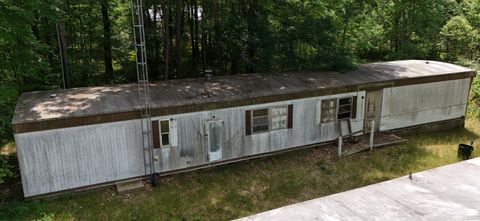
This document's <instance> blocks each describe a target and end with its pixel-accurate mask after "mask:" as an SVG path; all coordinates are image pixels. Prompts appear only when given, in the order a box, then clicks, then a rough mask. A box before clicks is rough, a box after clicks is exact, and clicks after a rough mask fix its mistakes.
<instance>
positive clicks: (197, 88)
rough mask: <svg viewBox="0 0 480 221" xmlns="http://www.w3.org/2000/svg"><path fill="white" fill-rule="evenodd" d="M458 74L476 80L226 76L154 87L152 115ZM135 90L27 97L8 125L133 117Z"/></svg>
mask: <svg viewBox="0 0 480 221" xmlns="http://www.w3.org/2000/svg"><path fill="white" fill-rule="evenodd" d="M459 73H462V74H467V77H471V76H473V75H474V74H475V72H474V70H472V69H468V68H465V67H461V66H458V65H454V64H449V63H444V62H438V61H423V60H404V61H392V62H382V63H371V64H364V65H360V66H359V68H358V69H357V70H354V71H350V72H347V73H338V72H328V71H302V72H283V73H270V74H240V75H226V76H215V77H214V79H213V82H211V83H208V82H207V81H206V80H205V79H203V78H198V79H179V80H168V81H161V82H154V83H152V84H151V101H152V109H161V108H172V107H182V106H188V105H201V104H209V103H219V102H232V101H235V100H241V99H252V98H261V97H268V96H274V95H276V96H278V95H285V94H295V93H302V92H308V91H318V90H326V89H331V88H345V87H348V86H352V85H362V84H372V83H381V82H389V81H397V80H408V79H420V78H424V79H425V78H430V77H434V76H446V75H452V74H459ZM464 77H465V76H464ZM413 83H414V82H413ZM410 84H412V82H410ZM136 88H137V86H136V84H125V85H112V86H103V87H83V88H72V89H66V90H64V89H58V90H48V91H35V92H26V93H23V94H22V95H21V96H20V98H19V100H18V103H17V106H16V109H15V115H14V117H13V120H12V124H13V125H16V124H26V123H29V122H38V121H48V120H54V119H68V118H75V117H85V116H95V115H105V114H111V113H123V112H132V111H135V110H136V109H137V107H138V104H137V103H138V95H137V92H136ZM208 91H210V93H209V92H208ZM51 94H56V97H54V98H51V97H50V95H51ZM209 94H210V95H211V96H209Z"/></svg>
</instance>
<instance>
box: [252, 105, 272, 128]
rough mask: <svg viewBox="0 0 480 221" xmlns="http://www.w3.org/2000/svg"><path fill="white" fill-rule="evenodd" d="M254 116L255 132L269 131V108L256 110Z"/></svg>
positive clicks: (253, 125) (253, 126)
mask: <svg viewBox="0 0 480 221" xmlns="http://www.w3.org/2000/svg"><path fill="white" fill-rule="evenodd" d="M252 112H253V116H252V131H253V133H259V132H267V131H268V109H267V108H265V109H259V110H254V111H252Z"/></svg>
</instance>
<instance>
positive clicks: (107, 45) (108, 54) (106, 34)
mask: <svg viewBox="0 0 480 221" xmlns="http://www.w3.org/2000/svg"><path fill="white" fill-rule="evenodd" d="M101 10H102V23H103V59H104V62H105V82H106V83H108V82H110V81H112V80H113V64H112V39H111V38H112V33H111V27H110V26H111V25H110V18H109V15H108V0H102V1H101Z"/></svg>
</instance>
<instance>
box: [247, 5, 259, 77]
mask: <svg viewBox="0 0 480 221" xmlns="http://www.w3.org/2000/svg"><path fill="white" fill-rule="evenodd" d="M247 15H248V16H247V31H248V38H247V55H248V60H249V65H248V66H247V71H248V72H251V73H252V72H256V69H257V68H256V64H257V62H258V61H257V31H258V2H257V1H256V0H251V1H250V2H249V4H248V11H247Z"/></svg>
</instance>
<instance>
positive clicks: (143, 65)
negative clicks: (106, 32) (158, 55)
mask: <svg viewBox="0 0 480 221" xmlns="http://www.w3.org/2000/svg"><path fill="white" fill-rule="evenodd" d="M131 3H132V17H133V36H134V41H135V42H134V44H135V52H136V55H137V56H136V57H137V58H136V61H137V79H138V97H139V108H140V117H141V126H142V143H143V144H142V146H143V153H144V154H143V156H144V163H145V175H146V176H147V175H150V176H152V179H153V175H154V172H155V170H154V165H153V145H152V125H151V115H150V108H151V107H150V84H149V82H148V69H147V50H146V45H145V28H144V23H143V2H142V0H132V1H131ZM153 182H154V180H152V183H153Z"/></svg>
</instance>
